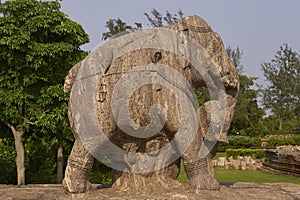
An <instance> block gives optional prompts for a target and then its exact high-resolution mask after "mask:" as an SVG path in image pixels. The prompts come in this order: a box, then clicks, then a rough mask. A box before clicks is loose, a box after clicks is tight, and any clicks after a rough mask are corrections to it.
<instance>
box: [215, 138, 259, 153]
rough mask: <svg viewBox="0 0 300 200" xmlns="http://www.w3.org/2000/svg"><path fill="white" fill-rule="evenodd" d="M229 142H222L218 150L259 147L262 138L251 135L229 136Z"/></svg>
mask: <svg viewBox="0 0 300 200" xmlns="http://www.w3.org/2000/svg"><path fill="white" fill-rule="evenodd" d="M228 142H229V143H228V144H226V143H221V144H220V145H219V147H218V151H220V152H225V150H226V149H241V148H244V149H245V148H250V147H258V146H260V145H261V138H260V137H249V136H229V137H228Z"/></svg>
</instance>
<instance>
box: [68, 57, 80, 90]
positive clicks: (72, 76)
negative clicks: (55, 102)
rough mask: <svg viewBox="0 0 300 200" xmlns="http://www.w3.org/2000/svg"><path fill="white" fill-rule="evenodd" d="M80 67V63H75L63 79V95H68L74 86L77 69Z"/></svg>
mask: <svg viewBox="0 0 300 200" xmlns="http://www.w3.org/2000/svg"><path fill="white" fill-rule="evenodd" d="M80 65H81V61H80V62H78V63H76V64H75V65H74V66H73V67H72V68H71V69H70V71H69V73H68V75H67V76H66V79H65V84H64V92H65V93H70V92H71V89H72V86H73V84H74V81H75V78H76V75H77V72H78V69H79V67H80Z"/></svg>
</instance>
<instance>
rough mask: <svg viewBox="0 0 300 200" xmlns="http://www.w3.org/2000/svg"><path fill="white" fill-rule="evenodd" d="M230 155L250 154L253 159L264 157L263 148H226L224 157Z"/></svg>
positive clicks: (234, 156) (235, 156)
mask: <svg viewBox="0 0 300 200" xmlns="http://www.w3.org/2000/svg"><path fill="white" fill-rule="evenodd" d="M230 156H232V157H233V158H235V159H236V158H237V156H251V157H252V158H253V159H261V158H265V157H266V153H265V150H264V149H226V158H228V157H230Z"/></svg>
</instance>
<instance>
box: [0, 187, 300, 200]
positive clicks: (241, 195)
mask: <svg viewBox="0 0 300 200" xmlns="http://www.w3.org/2000/svg"><path fill="white" fill-rule="evenodd" d="M93 187H94V188H96V187H97V185H93ZM299 191H300V185H297V184H291V183H264V184H255V183H223V184H221V188H220V191H206V190H205V191H202V192H201V193H200V194H195V192H194V191H193V190H190V189H187V188H186V187H184V186H183V187H181V188H179V189H176V190H173V191H171V190H169V191H165V192H163V193H160V194H151V195H150V194H132V195H126V194H122V193H116V192H115V191H114V190H112V189H110V188H107V189H96V190H93V191H89V192H87V193H84V194H70V193H66V192H65V190H64V189H63V188H62V186H61V185H59V184H57V185H25V186H21V187H17V186H13V185H0V196H1V199H5V200H40V199H43V200H69V199H70V200H71V199H72V200H77V199H78V200H92V199H93V200H94V199H97V200H117V199H118V200H119V199H120V200H121V199H127V200H140V199H149V200H150V199H161V200H165V199H170V200H184V199H186V200H198V199H203V200H206V199H207V200H211V199H224V200H228V199H230V200H240V199H245V200H248V199H249V200H283V199H284V200H296V199H300V192H299Z"/></svg>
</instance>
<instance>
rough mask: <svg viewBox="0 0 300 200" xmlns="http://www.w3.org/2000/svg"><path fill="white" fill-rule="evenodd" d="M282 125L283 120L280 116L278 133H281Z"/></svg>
mask: <svg viewBox="0 0 300 200" xmlns="http://www.w3.org/2000/svg"><path fill="white" fill-rule="evenodd" d="M282 123H283V119H282V116H280V117H279V127H278V130H279V131H282Z"/></svg>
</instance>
